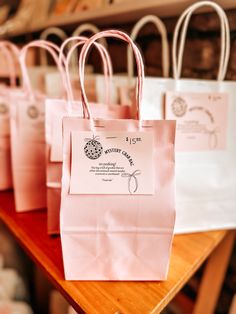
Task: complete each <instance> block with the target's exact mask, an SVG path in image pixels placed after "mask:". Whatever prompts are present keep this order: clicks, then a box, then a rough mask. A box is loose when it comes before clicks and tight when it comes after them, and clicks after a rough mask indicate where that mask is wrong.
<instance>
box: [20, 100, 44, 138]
mask: <svg viewBox="0 0 236 314" xmlns="http://www.w3.org/2000/svg"><path fill="white" fill-rule="evenodd" d="M17 110H18V121H19V134H20V136H24V138H25V139H28V140H29V141H32V142H34V141H36V142H45V126H44V124H45V122H44V120H45V113H44V104H43V103H41V102H36V103H29V102H28V101H20V102H19V104H18V106H17Z"/></svg>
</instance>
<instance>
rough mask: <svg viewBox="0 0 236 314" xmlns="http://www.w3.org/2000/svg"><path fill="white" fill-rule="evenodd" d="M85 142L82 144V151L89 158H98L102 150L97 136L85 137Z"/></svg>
mask: <svg viewBox="0 0 236 314" xmlns="http://www.w3.org/2000/svg"><path fill="white" fill-rule="evenodd" d="M86 141H87V143H86V144H85V146H84V153H85V155H86V156H87V157H88V158H89V159H98V158H99V157H100V156H101V155H102V152H103V147H102V144H101V143H100V142H99V141H98V138H97V137H93V138H92V139H86Z"/></svg>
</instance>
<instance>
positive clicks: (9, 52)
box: [0, 40, 20, 87]
mask: <svg viewBox="0 0 236 314" xmlns="http://www.w3.org/2000/svg"><path fill="white" fill-rule="evenodd" d="M0 49H2V52H3V54H4V56H5V58H6V61H7V65H8V68H9V72H10V86H11V87H15V86H16V69H15V62H14V61H15V60H17V61H19V53H20V50H19V48H18V47H17V46H16V45H14V44H13V43H11V42H10V41H7V40H3V41H0Z"/></svg>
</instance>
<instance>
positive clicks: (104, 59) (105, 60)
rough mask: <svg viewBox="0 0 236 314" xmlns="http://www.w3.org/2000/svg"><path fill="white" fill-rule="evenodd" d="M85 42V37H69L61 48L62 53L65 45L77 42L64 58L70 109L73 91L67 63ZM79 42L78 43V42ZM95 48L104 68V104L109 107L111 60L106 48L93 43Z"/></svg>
mask: <svg viewBox="0 0 236 314" xmlns="http://www.w3.org/2000/svg"><path fill="white" fill-rule="evenodd" d="M86 40H88V38H87V37H82V36H77V37H71V38H68V39H67V40H66V41H65V42H64V43H63V45H62V46H61V52H62V51H63V49H64V47H65V45H67V43H69V42H71V41H77V43H76V44H74V46H72V47H71V48H70V51H69V52H68V54H67V58H66V65H65V68H66V77H67V85H68V100H69V102H68V103H69V106H70V109H71V102H72V101H74V96H73V90H72V86H71V80H70V71H69V63H70V60H71V56H72V54H73V53H74V51H75V49H76V48H77V47H78V46H80V45H82V44H84V43H85V42H86ZM78 41H79V42H78ZM94 44H95V47H96V48H97V49H98V51H99V53H100V55H101V58H102V62H103V68H104V75H105V94H106V103H107V104H108V105H109V104H110V86H111V79H112V73H113V70H112V64H111V59H110V56H109V54H108V52H107V50H106V48H105V47H104V46H103V45H101V44H99V43H96V42H95V43H94Z"/></svg>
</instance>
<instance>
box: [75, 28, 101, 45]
mask: <svg viewBox="0 0 236 314" xmlns="http://www.w3.org/2000/svg"><path fill="white" fill-rule="evenodd" d="M84 32H90V33H92V34H97V33H99V32H100V29H99V28H98V27H97V26H96V25H94V24H91V23H84V24H81V25H79V26H78V27H77V28H76V29H75V30H74V32H73V33H72V37H74V36H80V35H81V34H83V33H84ZM99 42H100V43H101V44H102V45H103V46H104V47H107V41H106V39H105V38H101V39H100V41H99Z"/></svg>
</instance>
